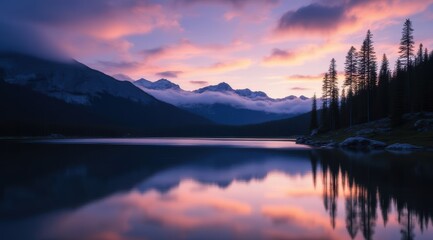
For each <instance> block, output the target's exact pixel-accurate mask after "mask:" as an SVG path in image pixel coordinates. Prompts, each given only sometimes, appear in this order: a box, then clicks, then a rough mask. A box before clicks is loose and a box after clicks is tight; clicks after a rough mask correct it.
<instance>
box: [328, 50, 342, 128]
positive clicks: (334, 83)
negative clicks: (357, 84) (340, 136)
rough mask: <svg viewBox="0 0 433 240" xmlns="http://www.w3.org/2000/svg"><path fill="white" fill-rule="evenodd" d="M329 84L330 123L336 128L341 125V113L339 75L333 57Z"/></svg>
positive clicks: (329, 72)
mask: <svg viewBox="0 0 433 240" xmlns="http://www.w3.org/2000/svg"><path fill="white" fill-rule="evenodd" d="M328 76H329V85H328V93H329V97H330V105H329V109H330V114H329V115H330V121H329V122H330V124H331V129H332V130H335V129H338V128H339V127H340V115H339V99H338V77H337V65H336V62H335V59H334V58H333V59H331V63H330V65H329V71H328Z"/></svg>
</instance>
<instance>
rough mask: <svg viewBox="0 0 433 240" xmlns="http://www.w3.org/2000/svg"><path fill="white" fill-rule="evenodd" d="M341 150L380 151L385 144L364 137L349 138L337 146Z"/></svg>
mask: <svg viewBox="0 0 433 240" xmlns="http://www.w3.org/2000/svg"><path fill="white" fill-rule="evenodd" d="M339 146H340V147H342V148H352V149H380V148H385V147H386V144H385V143H384V142H381V141H376V140H371V139H368V138H364V137H350V138H347V139H346V140H344V141H343V142H341V143H340V144H339Z"/></svg>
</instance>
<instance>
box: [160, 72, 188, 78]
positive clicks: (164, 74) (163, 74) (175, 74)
mask: <svg viewBox="0 0 433 240" xmlns="http://www.w3.org/2000/svg"><path fill="white" fill-rule="evenodd" d="M182 73H183V72H182V71H165V72H159V73H156V75H158V76H160V77H164V78H177V77H178V75H179V74H182Z"/></svg>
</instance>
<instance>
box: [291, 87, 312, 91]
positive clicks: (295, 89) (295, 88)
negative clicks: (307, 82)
mask: <svg viewBox="0 0 433 240" xmlns="http://www.w3.org/2000/svg"><path fill="white" fill-rule="evenodd" d="M290 90H294V91H307V90H310V89H309V88H304V87H292V88H290Z"/></svg>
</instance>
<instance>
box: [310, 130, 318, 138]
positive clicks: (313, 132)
mask: <svg viewBox="0 0 433 240" xmlns="http://www.w3.org/2000/svg"><path fill="white" fill-rule="evenodd" d="M318 133H319V129H317V128H316V129H313V130H312V131H311V134H310V136H312V137H313V136H316V135H317V134H318Z"/></svg>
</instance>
